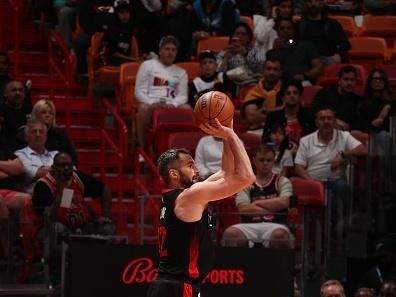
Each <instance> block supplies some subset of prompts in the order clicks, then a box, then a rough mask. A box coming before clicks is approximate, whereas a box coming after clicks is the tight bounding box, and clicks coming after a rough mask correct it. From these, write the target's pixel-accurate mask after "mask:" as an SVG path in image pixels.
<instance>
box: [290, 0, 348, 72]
mask: <svg viewBox="0 0 396 297" xmlns="http://www.w3.org/2000/svg"><path fill="white" fill-rule="evenodd" d="M325 8H326V5H325V1H324V0H305V12H304V14H303V16H302V18H301V20H300V21H299V22H298V23H297V32H298V34H297V35H298V38H299V39H301V40H310V41H312V42H313V43H314V44H315V45H316V47H317V50H318V52H319V55H320V57H321V60H322V63H323V64H324V65H328V64H339V63H341V62H342V61H343V60H344V59H345V56H346V53H347V51H348V50H349V49H350V47H351V46H350V44H349V41H348V38H347V36H346V34H345V32H344V29H343V28H342V27H341V25H340V24H339V23H338V22H337V21H336V20H333V19H330V18H328V17H327V16H326V14H325Z"/></svg>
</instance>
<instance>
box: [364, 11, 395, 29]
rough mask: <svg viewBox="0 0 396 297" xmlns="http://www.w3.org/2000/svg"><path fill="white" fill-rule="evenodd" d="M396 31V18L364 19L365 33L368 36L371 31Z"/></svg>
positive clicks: (380, 16) (369, 17) (384, 16)
mask: <svg viewBox="0 0 396 297" xmlns="http://www.w3.org/2000/svg"><path fill="white" fill-rule="evenodd" d="M388 29H393V30H395V29H396V16H391V15H368V14H367V15H365V16H364V17H363V32H362V34H367V33H369V32H370V31H371V30H388Z"/></svg>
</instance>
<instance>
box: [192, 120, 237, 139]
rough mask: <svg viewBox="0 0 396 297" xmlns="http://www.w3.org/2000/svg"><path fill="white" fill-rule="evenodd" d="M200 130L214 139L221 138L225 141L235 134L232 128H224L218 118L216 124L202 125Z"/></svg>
mask: <svg viewBox="0 0 396 297" xmlns="http://www.w3.org/2000/svg"><path fill="white" fill-rule="evenodd" d="M230 125H232V122H231V123H230ZM199 128H200V129H201V130H202V131H204V132H205V133H207V134H209V135H212V136H214V137H218V138H221V139H224V140H227V139H228V137H230V135H231V134H232V133H234V131H233V130H232V128H230V127H226V126H223V125H222V124H221V123H220V122H219V120H218V119H217V118H216V119H214V122H213V123H211V124H209V123H202V124H200V125H199Z"/></svg>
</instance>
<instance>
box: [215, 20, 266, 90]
mask: <svg viewBox="0 0 396 297" xmlns="http://www.w3.org/2000/svg"><path fill="white" fill-rule="evenodd" d="M252 42H253V32H252V29H251V28H250V27H249V25H248V24H246V23H239V24H238V25H236V26H235V28H234V29H233V30H232V33H231V35H230V37H229V41H228V46H227V47H226V48H225V49H223V50H221V51H220V52H219V53H218V54H217V61H216V63H217V71H219V72H225V73H227V75H228V76H229V77H230V78H231V79H232V80H233V81H235V82H236V83H238V84H239V85H248V84H252V83H256V82H257V80H258V78H259V77H260V75H261V72H262V65H263V63H264V61H265V59H263V60H261V61H260V60H258V59H257V58H256V52H257V50H256V49H254V47H253V46H252ZM235 71H236V72H237V73H234V72H235Z"/></svg>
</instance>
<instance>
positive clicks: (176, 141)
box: [168, 131, 205, 157]
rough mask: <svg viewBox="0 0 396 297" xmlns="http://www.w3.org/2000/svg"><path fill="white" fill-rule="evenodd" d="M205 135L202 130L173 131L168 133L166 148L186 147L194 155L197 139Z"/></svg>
mask: <svg viewBox="0 0 396 297" xmlns="http://www.w3.org/2000/svg"><path fill="white" fill-rule="evenodd" d="M204 135H205V133H203V132H198V131H197V132H175V133H171V134H169V138H168V148H170V149H171V148H186V149H188V150H189V151H190V152H191V155H192V156H193V157H194V156H195V149H196V147H197V144H198V142H199V140H200V139H201V138H202V137H203V136H204Z"/></svg>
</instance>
